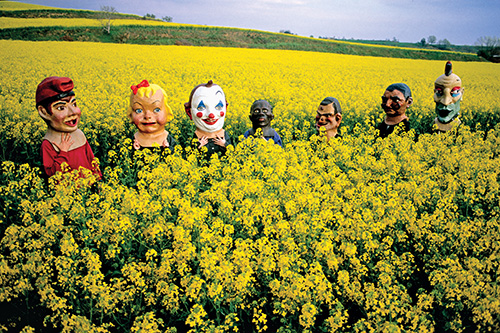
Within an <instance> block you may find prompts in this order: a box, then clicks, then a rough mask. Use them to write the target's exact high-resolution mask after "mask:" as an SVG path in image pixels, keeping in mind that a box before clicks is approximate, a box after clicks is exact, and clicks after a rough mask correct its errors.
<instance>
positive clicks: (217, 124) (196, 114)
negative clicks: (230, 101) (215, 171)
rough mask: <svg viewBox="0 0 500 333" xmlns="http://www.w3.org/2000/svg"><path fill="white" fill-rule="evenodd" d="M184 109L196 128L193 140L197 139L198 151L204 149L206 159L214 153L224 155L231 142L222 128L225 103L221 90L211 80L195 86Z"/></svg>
mask: <svg viewBox="0 0 500 333" xmlns="http://www.w3.org/2000/svg"><path fill="white" fill-rule="evenodd" d="M184 108H185V110H186V113H187V115H188V116H189V118H190V119H191V120H192V121H193V122H194V124H195V126H196V130H195V132H194V135H193V138H196V139H198V146H197V147H198V149H201V148H202V147H206V148H207V156H208V157H210V156H211V155H212V154H214V153H220V154H222V155H223V154H225V152H226V147H227V146H228V145H230V144H232V142H231V137H230V136H229V134H227V132H226V131H224V128H223V127H224V119H225V117H226V110H227V101H226V97H225V95H224V91H223V90H222V88H221V87H220V86H218V85H217V84H215V83H213V82H212V80H210V81H208V83H205V84H199V85H197V86H196V87H194V89H193V90H192V91H191V94H190V95H189V101H188V102H186V103H184Z"/></svg>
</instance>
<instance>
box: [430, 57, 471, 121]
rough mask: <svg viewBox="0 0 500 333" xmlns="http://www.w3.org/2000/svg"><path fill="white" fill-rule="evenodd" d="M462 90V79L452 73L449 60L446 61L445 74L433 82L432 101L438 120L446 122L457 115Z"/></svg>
mask: <svg viewBox="0 0 500 333" xmlns="http://www.w3.org/2000/svg"><path fill="white" fill-rule="evenodd" d="M463 91H464V90H463V87H462V80H461V79H460V77H458V75H456V74H453V73H452V70H451V62H448V63H447V64H446V68H445V74H443V75H441V76H440V77H438V78H437V79H436V81H435V82H434V102H436V113H437V119H438V120H439V122H441V123H443V124H447V123H449V122H450V121H452V120H453V119H455V118H456V117H457V116H458V113H459V111H460V100H461V99H462V96H463Z"/></svg>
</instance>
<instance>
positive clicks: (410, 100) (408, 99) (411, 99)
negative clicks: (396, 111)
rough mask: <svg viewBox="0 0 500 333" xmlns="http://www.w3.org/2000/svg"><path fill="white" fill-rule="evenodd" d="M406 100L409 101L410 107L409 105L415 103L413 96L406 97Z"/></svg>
mask: <svg viewBox="0 0 500 333" xmlns="http://www.w3.org/2000/svg"><path fill="white" fill-rule="evenodd" d="M406 101H407V105H408V107H409V106H410V105H412V104H413V98H412V97H408V98H407V99H406Z"/></svg>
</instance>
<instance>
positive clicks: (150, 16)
mask: <svg viewBox="0 0 500 333" xmlns="http://www.w3.org/2000/svg"><path fill="white" fill-rule="evenodd" d="M144 18H145V19H155V18H156V16H155V14H149V13H147V14H146V15H144Z"/></svg>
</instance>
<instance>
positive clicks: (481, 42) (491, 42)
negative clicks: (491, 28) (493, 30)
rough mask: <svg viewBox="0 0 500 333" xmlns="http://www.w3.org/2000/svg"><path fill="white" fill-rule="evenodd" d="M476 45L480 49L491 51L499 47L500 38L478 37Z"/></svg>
mask: <svg viewBox="0 0 500 333" xmlns="http://www.w3.org/2000/svg"><path fill="white" fill-rule="evenodd" d="M476 45H477V46H480V47H482V48H487V49H491V48H494V47H497V46H500V38H498V37H492V36H483V37H479V38H478V39H477V41H476Z"/></svg>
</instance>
